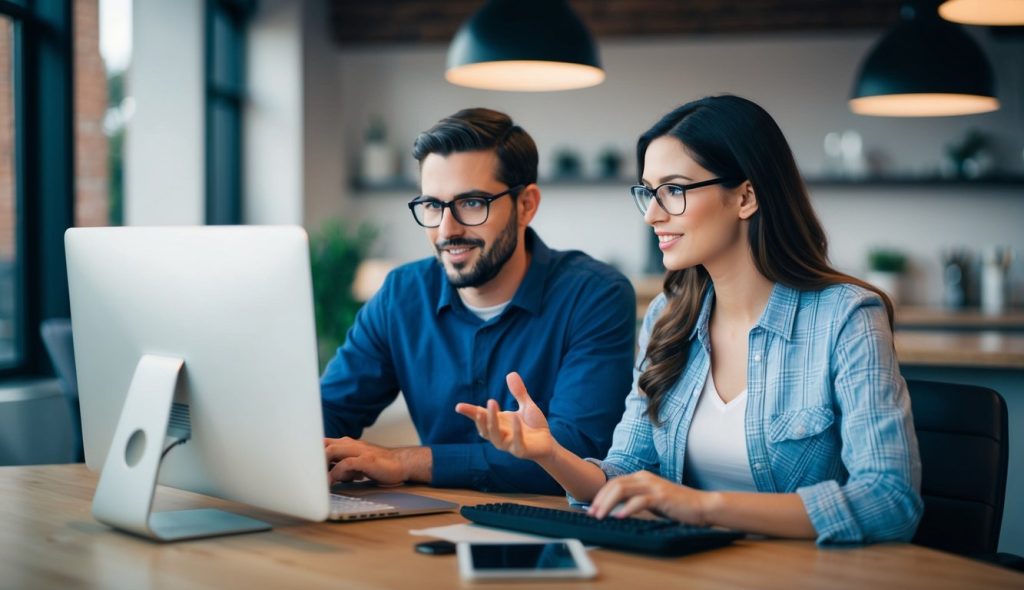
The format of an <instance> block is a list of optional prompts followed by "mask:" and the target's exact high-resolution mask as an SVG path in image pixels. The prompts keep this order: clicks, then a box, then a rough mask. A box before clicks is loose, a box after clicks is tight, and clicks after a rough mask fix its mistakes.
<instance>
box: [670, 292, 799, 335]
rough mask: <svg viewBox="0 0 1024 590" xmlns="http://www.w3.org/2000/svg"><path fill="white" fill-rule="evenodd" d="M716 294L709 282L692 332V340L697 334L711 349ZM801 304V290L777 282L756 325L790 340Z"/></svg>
mask: <svg viewBox="0 0 1024 590" xmlns="http://www.w3.org/2000/svg"><path fill="white" fill-rule="evenodd" d="M714 295H715V286H714V285H713V284H709V285H708V290H707V293H705V294H704V301H703V303H701V308H700V315H699V316H697V324H696V325H695V326H694V327H693V331H691V332H690V339H691V340H692V339H693V337H694V336H696V337H697V339H698V340H700V342H701V344H703V345H704V347H705V348H708V349H709V350H710V348H709V346H710V343H709V340H708V324H709V323H710V321H711V304H712V302H713V301H714ZM799 304H800V292H799V291H797V290H796V289H793V288H791V287H787V286H785V285H783V284H782V283H775V285H774V286H773V287H772V294H771V295H770V296H769V297H768V305H766V306H765V308H764V312H762V313H761V318H760V319H758V320H757V323H756V324H754V325H755V326H761V327H762V328H764V329H766V330H770V331H772V332H775V333H776V334H778V335H779V336H782V337H783V338H785V339H786V340H789V339H790V336H791V335H792V333H793V322H794V321H795V320H796V310H797V307H798V306H799Z"/></svg>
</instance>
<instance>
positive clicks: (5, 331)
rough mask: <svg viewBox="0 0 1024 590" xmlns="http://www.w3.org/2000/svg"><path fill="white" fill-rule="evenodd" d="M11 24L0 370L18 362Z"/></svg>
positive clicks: (6, 26) (1, 114)
mask: <svg viewBox="0 0 1024 590" xmlns="http://www.w3.org/2000/svg"><path fill="white" fill-rule="evenodd" d="M14 106H15V105H14V22H13V20H12V19H11V18H10V17H8V16H3V17H0V368H6V367H12V366H15V365H17V364H18V363H19V361H20V360H21V356H22V352H21V349H22V347H21V346H20V342H21V340H22V338H21V334H20V329H19V326H17V318H18V316H19V315H20V314H19V313H18V312H19V310H20V308H21V297H20V295H21V289H19V288H18V285H17V282H18V281H17V280H16V277H15V275H16V270H17V265H18V237H19V236H18V233H17V232H18V224H17V223H16V221H15V220H16V219H17V218H18V203H17V199H16V196H17V172H18V168H17V166H16V163H15V155H16V150H15V145H14V141H15V135H14Z"/></svg>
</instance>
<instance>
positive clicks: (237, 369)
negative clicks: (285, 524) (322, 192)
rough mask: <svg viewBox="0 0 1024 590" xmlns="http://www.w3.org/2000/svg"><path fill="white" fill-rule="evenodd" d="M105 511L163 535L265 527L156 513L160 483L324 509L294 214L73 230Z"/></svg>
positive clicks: (88, 413)
mask: <svg viewBox="0 0 1024 590" xmlns="http://www.w3.org/2000/svg"><path fill="white" fill-rule="evenodd" d="M64 241H65V248H66V253H67V265H68V286H69V288H70V292H71V318H72V327H73V333H74V348H75V359H76V364H77V370H78V389H79V395H80V398H81V410H82V430H83V435H84V444H85V458H86V464H87V465H88V467H89V468H90V469H91V470H93V471H97V470H101V474H100V480H99V484H98V486H97V490H96V495H95V497H94V500H93V515H94V516H95V517H96V519H97V520H99V521H101V522H105V523H107V524H110V525H112V526H114V527H116V528H118V529H122V530H125V531H128V532H131V533H135V534H137V535H142V536H145V537H149V538H153V539H158V540H164V541H168V540H179V539H185V538H195V537H205V536H215V535H222V534H232V533H239V532H250V531H256V530H266V529H268V528H269V525H267V524H266V523H262V522H260V521H257V520H254V519H250V518H247V517H244V516H240V515H235V514H231V513H228V512H221V511H214V510H193V511H176V512H151V506H152V500H153V493H154V490H155V487H156V483H157V482H158V481H159V483H162V484H165V485H169V486H172V487H176V488H180V489H184V490H190V491H193V492H198V493H202V494H208V495H211V496H217V497H220V498H225V499H228V500H233V501H238V502H244V503H246V504H251V505H253V506H258V507H260V508H265V509H268V510H273V511H276V512H281V513H284V514H288V515H292V516H296V517H300V518H305V519H310V520H324V519H325V518H326V516H327V514H328V507H329V498H328V481H327V469H326V459H325V456H324V450H323V442H322V437H323V421H322V417H321V408H320V393H319V392H320V389H319V382H318V363H317V353H316V334H315V328H314V319H313V296H312V281H311V278H310V267H309V244H308V239H307V236H306V233H305V232H304V231H303V230H302V229H300V228H296V227H283V226H282V227H256V226H221V227H213V226H211V227H123V228H121V227H119V228H75V229H70V230H68V231H67V233H66V234H65V239H64Z"/></svg>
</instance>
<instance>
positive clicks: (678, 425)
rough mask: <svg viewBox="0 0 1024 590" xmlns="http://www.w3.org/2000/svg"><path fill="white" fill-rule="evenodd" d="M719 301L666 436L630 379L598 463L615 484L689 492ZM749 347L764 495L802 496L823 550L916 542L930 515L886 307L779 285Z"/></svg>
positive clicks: (701, 334)
mask: <svg viewBox="0 0 1024 590" xmlns="http://www.w3.org/2000/svg"><path fill="white" fill-rule="evenodd" d="M713 297H714V291H713V289H711V290H709V293H708V294H707V296H706V298H705V299H704V302H703V306H702V308H701V312H700V316H699V317H698V320H697V324H696V327H695V328H694V331H693V333H692V334H691V336H690V338H691V344H690V357H689V362H688V363H687V365H686V367H685V369H684V370H683V373H682V375H681V376H680V378H679V380H678V381H677V382H676V384H675V385H674V386H673V387H672V389H671V390H670V391H669V393H668V394H667V396H666V397H665V400H664V403H663V405H662V407H661V410H660V418H661V425H660V426H656V427H655V426H652V425H651V422H650V421H649V420H648V418H647V414H646V412H647V398H646V397H645V396H643V395H641V394H640V393H639V392H638V390H637V385H636V383H637V381H636V380H637V378H639V376H640V370H637V369H636V368H634V372H633V379H634V381H633V391H632V392H631V393H630V395H629V398H628V399H627V400H626V412H625V414H624V415H623V418H622V422H620V423H619V425H618V426H617V427H616V430H615V436H614V440H613V441H612V448H611V450H610V451H609V453H608V455H607V458H606V459H605V460H604V461H596V460H592V461H593V462H595V463H597V464H598V465H600V466H601V468H602V469H603V470H604V471H605V473H606V474H607V475H608V476H609V477H615V476H618V475H623V474H626V473H632V472H635V471H639V470H641V469H646V470H650V471H653V472H655V473H658V474H660V475H661V476H662V477H665V478H666V479H668V480H670V481H674V482H679V483H681V482H682V481H683V470H684V469H685V466H684V464H683V459H684V457H685V456H686V441H687V435H688V432H689V425H690V421H691V419H692V418H693V412H694V409H695V407H696V406H697V400H698V398H699V397H700V392H701V390H702V389H703V387H704V381H705V380H706V378H707V375H708V369H709V367H710V363H711V342H710V339H709V335H708V322H709V319H710V317H711V307H712V306H711V303H712V300H713ZM665 307H666V300H665V297H664V295H660V296H658V297H657V298H656V299H655V300H654V301H653V302H652V303H651V306H650V308H649V310H648V312H647V315H646V317H645V319H644V323H643V326H642V328H641V333H640V340H639V345H640V352H639V356H638V358H639V359H643V358H644V354H645V351H646V347H647V342H648V340H649V338H650V334H651V329H652V327H653V325H654V322H655V320H657V318H658V316H659V315H661V313H662V311H663V310H664V309H665ZM748 348H749V349H748V356H747V412H746V423H745V430H746V440H747V454H748V456H749V461H750V470H751V472H752V473H753V475H754V483H755V485H756V486H757V490H758V491H759V492H780V493H785V492H796V493H797V494H799V495H800V498H801V499H802V500H803V503H804V506H805V508H806V509H807V514H808V516H809V517H810V520H811V524H812V525H813V526H814V529H815V531H816V532H817V534H818V537H817V540H818V542H819V543H864V542H876V541H888V540H902V541H909V540H910V538H911V537H913V535H914V531H915V530H916V528H917V522H918V520H919V519H920V518H921V514H922V511H923V504H922V502H921V497H920V494H919V489H920V482H921V460H920V456H919V454H918V449H917V437H916V435H915V433H914V424H913V419H912V417H911V413H910V396H909V393H908V392H907V385H906V382H905V381H904V380H903V377H902V376H901V375H900V371H899V366H898V365H897V361H896V352H895V349H894V347H893V339H892V330H891V329H890V327H889V322H888V317H887V315H886V312H885V307H884V306H883V304H882V300H881V299H880V298H879V297H878V296H877V295H876V294H874V293H872V292H871V291H868V290H866V289H863V288H860V287H857V286H854V285H849V284H844V285H837V286H833V287H829V288H826V289H824V290H821V291H797V290H794V289H790V288H788V287H785V286H783V285H781V284H776V285H775V287H774V288H773V290H772V294H771V297H770V298H769V300H768V305H767V307H766V308H765V310H764V313H763V314H762V315H761V318H760V319H759V320H758V322H757V324H756V325H755V326H754V327H753V329H751V331H750V335H749V338H748Z"/></svg>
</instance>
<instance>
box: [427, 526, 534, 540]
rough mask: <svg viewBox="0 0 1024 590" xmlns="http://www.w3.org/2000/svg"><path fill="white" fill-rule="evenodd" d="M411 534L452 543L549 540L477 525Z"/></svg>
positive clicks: (441, 527)
mask: <svg viewBox="0 0 1024 590" xmlns="http://www.w3.org/2000/svg"><path fill="white" fill-rule="evenodd" d="M409 534H410V535H416V536H418V537H438V538H441V539H444V540H445V541H451V542H452V543H458V542H460V541H468V542H475V543H491V542H493V543H502V542H503V543H516V542H522V541H546V540H548V539H549V538H548V537H539V536H537V535H530V534H527V533H515V532H512V531H506V530H504V529H494V528H491V527H485V526H480V525H476V524H451V525H448V526H438V527H433V528H429V529H413V530H410V531H409Z"/></svg>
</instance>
